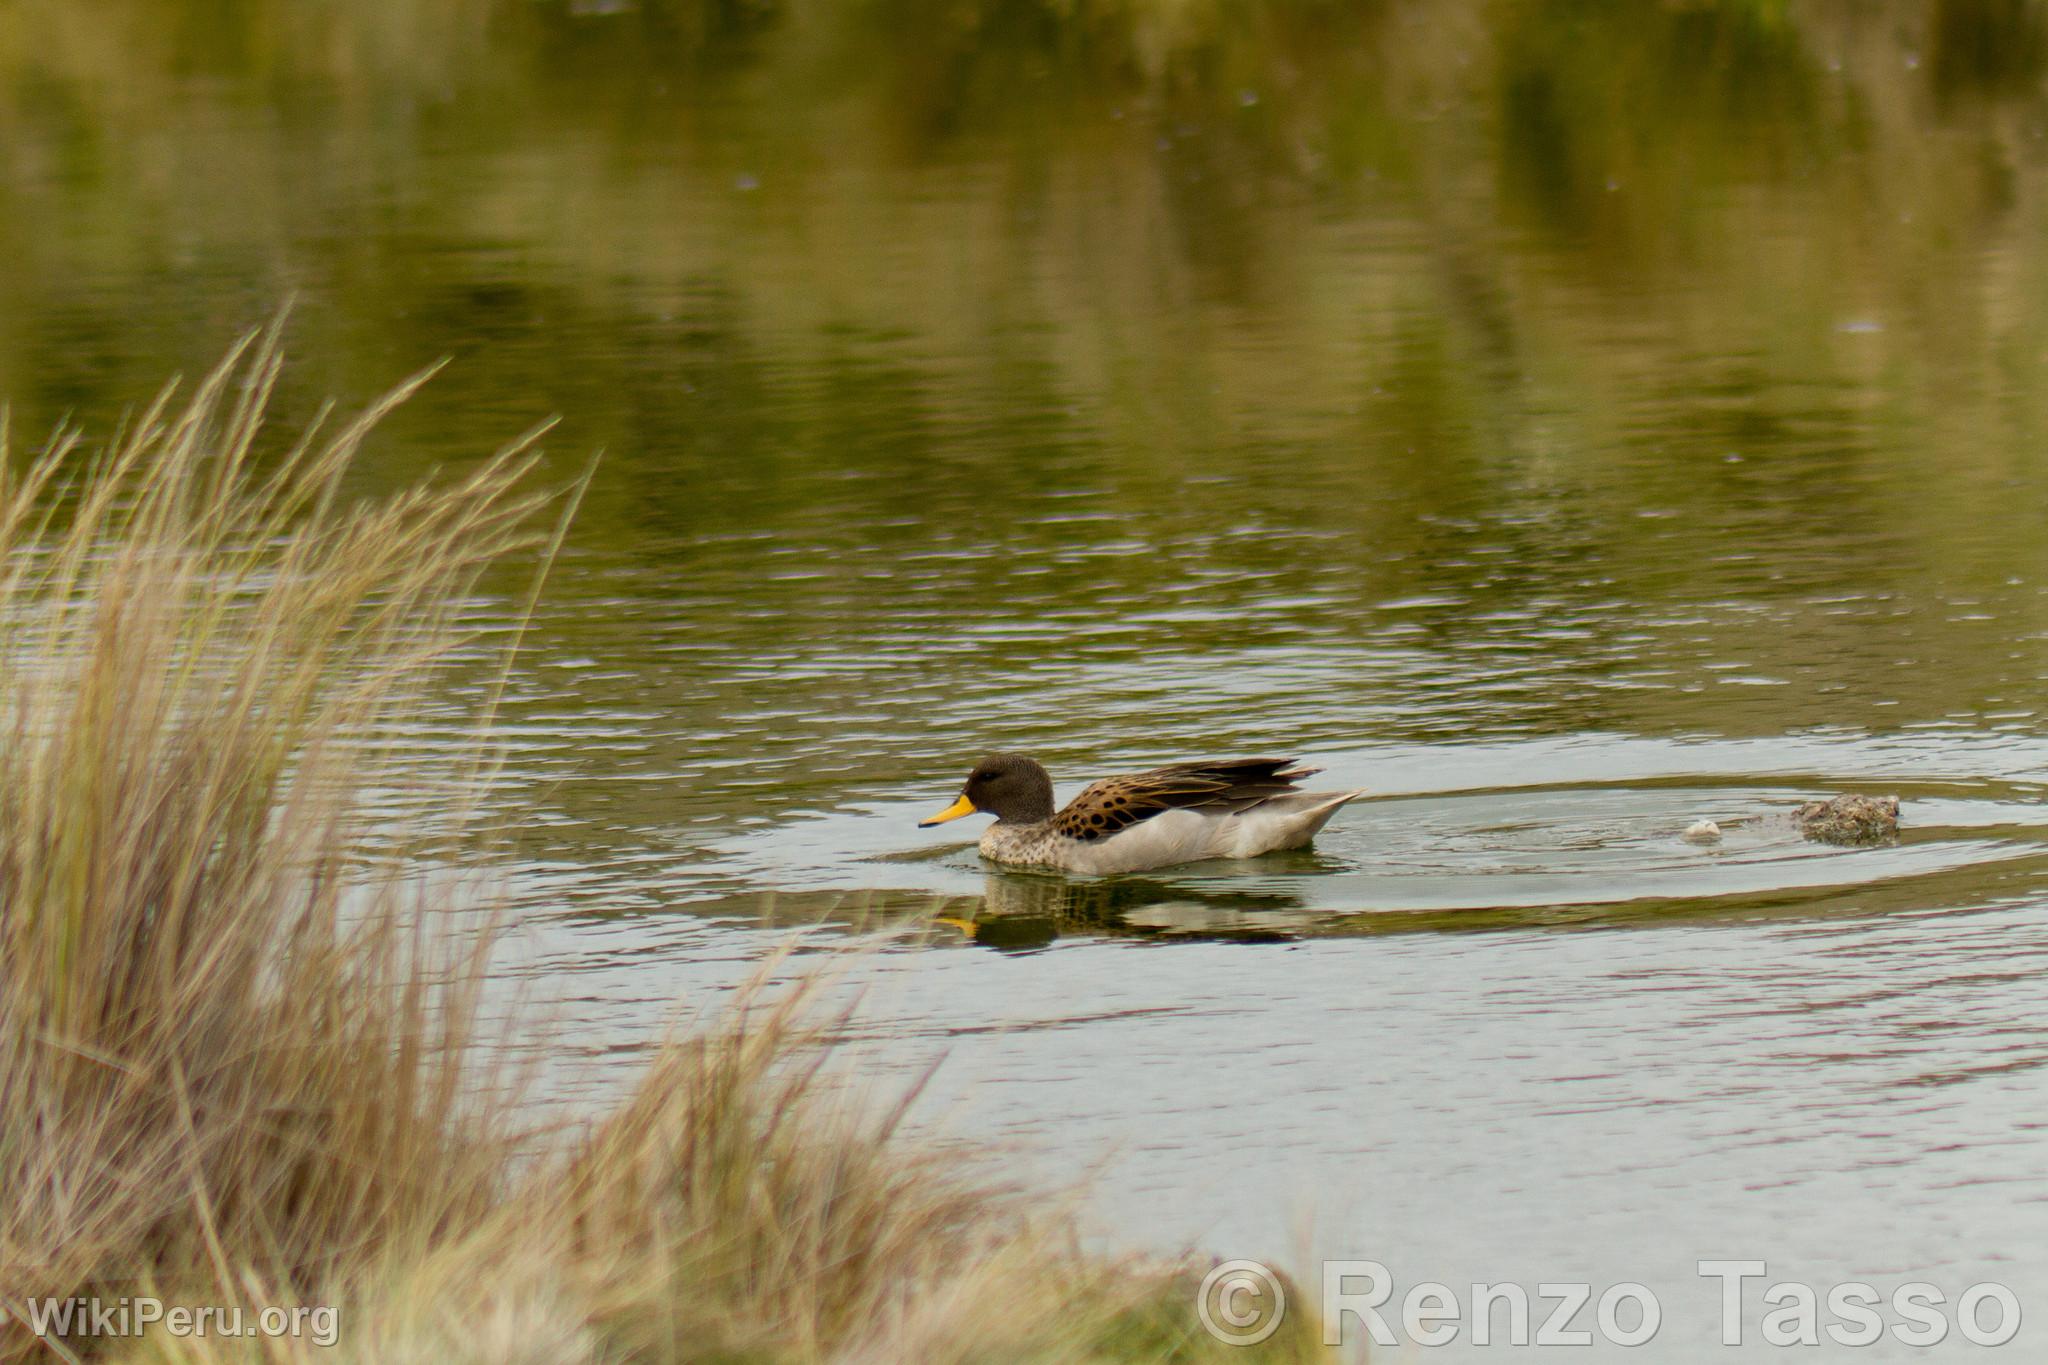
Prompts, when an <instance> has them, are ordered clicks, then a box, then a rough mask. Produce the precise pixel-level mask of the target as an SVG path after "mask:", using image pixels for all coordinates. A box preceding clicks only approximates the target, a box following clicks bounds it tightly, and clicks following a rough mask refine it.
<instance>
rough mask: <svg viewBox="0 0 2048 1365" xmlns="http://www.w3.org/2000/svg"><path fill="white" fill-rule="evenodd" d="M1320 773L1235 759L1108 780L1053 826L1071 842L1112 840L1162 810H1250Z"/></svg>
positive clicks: (1284, 763)
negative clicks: (1112, 837)
mask: <svg viewBox="0 0 2048 1365" xmlns="http://www.w3.org/2000/svg"><path fill="white" fill-rule="evenodd" d="M1320 771H1322V770H1321V769H1320V768H1297V767H1295V766H1294V760H1293V759H1291V758H1229V759H1222V760H1218V761H1214V762H1201V763H1176V764H1174V765H1173V766H1172V767H1168V768H1154V769H1153V770H1152V771H1150V772H1145V773H1131V774H1128V775H1127V776H1123V777H1105V778H1103V779H1102V780H1101V781H1100V782H1095V783H1091V784H1090V785H1089V786H1088V787H1086V788H1084V789H1083V790H1082V792H1081V794H1080V795H1079V796H1077V797H1075V798H1074V799H1073V800H1072V801H1069V802H1068V803H1067V805H1066V807H1065V809H1063V810H1061V811H1060V813H1059V814H1057V815H1055V816H1053V818H1052V827H1053V830H1054V831H1055V832H1056V833H1059V834H1063V835H1065V836H1066V837H1067V838H1069V839H1106V838H1108V837H1109V836H1110V835H1112V834H1115V833H1116V832H1117V831H1118V830H1121V829H1129V828H1130V827H1131V826H1132V825H1135V824H1137V823H1138V822H1139V821H1140V820H1149V819H1151V818H1152V817H1153V816H1155V815H1157V814H1159V813H1160V812H1161V811H1169V810H1214V811H1228V812H1236V811H1241V810H1248V809H1250V808H1251V807H1253V806H1256V805H1258V804H1259V803H1260V802H1261V801H1265V800H1268V799H1270V798H1272V797H1275V796H1284V795H1286V794H1287V793H1289V792H1292V791H1294V790H1295V789H1296V788H1295V786H1294V784H1295V783H1296V782H1298V781H1300V780H1301V779H1302V778H1304V777H1308V776H1310V775H1311V774H1314V773H1317V772H1320Z"/></svg>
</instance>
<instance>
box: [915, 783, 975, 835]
mask: <svg viewBox="0 0 2048 1365" xmlns="http://www.w3.org/2000/svg"><path fill="white" fill-rule="evenodd" d="M972 814H974V803H973V802H972V801H969V800H968V799H967V793H966V792H961V793H960V799H959V800H958V801H955V802H954V803H953V804H952V805H950V806H948V807H946V808H945V809H944V810H942V811H940V812H939V813H938V814H937V815H934V816H933V817H932V818H931V819H929V820H920V821H918V822H917V827H918V828H919V829H930V828H931V827H932V826H933V825H943V824H945V823H946V822H947V821H948V820H958V819H959V818H960V817H961V816H963V815H972Z"/></svg>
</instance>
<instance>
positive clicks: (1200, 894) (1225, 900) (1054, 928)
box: [935, 872, 1303, 952]
mask: <svg viewBox="0 0 2048 1365" xmlns="http://www.w3.org/2000/svg"><path fill="white" fill-rule="evenodd" d="M1302 908H1303V902H1302V900H1301V898H1300V897H1299V896H1295V895H1291V894H1289V893H1287V892H1282V891H1271V890H1267V891H1248V890H1243V889H1232V890H1230V891H1227V892H1226V891H1216V892H1207V891H1202V890H1199V889H1196V888H1193V887H1190V886H1187V885H1185V884H1176V883H1173V882H1166V881H1158V880H1154V879H1152V878H1146V877H1118V878H1115V879H1112V880H1108V881H1090V882H1075V881H1068V880H1067V879H1066V878H1064V877H1057V876H1047V875H1037V874H1032V873H1016V872H991V873H989V874H988V876H987V878H986V879H985V880H984V882H983V884H982V896H981V900H980V901H979V902H978V903H976V902H973V901H963V902H962V903H958V904H955V905H952V906H949V907H947V910H946V912H945V913H944V914H941V915H939V916H937V917H936V918H935V922H936V923H938V924H941V925H945V926H948V927H950V928H952V929H955V930H957V931H958V932H960V933H961V934H964V935H965V936H966V937H968V938H970V939H972V940H974V942H976V943H978V944H980V945H982V946H983V947H987V948H996V949H1000V950H1003V951H1008V952H1028V951H1030V950H1032V949H1036V948H1043V947H1045V946H1046V945H1048V944H1050V943H1051V942H1052V941H1053V940H1054V939H1056V938H1059V937H1061V936H1063V935H1085V936H1088V937H1093V938H1103V937H1114V938H1149V939H1204V940H1210V941H1216V940H1223V941H1234V942H1248V943H1280V942H1285V941H1287V940H1289V939H1291V938H1293V937H1294V934H1293V933H1291V932H1289V931H1288V930H1287V929H1285V928H1282V927H1280V926H1278V925H1275V924H1273V923H1271V922H1270V921H1269V920H1267V918H1266V917H1269V916H1271V915H1272V914H1273V913H1274V912H1276V911H1279V912H1286V911H1300V910H1301V909H1302ZM1288 918H1289V919H1298V917H1297V916H1288ZM1262 921H1266V922H1262Z"/></svg>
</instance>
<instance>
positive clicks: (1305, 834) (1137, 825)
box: [918, 753, 1365, 875]
mask: <svg viewBox="0 0 2048 1365" xmlns="http://www.w3.org/2000/svg"><path fill="white" fill-rule="evenodd" d="M1320 771H1322V770H1321V769H1320V768H1302V767H1297V766H1296V765H1295V760H1293V759H1291V758H1226V759H1203V760H1199V761H1196V762H1191V763H1175V764H1171V765H1169V766H1167V767H1164V768H1153V769H1151V770H1150V771H1147V772H1142V773H1128V774H1125V775H1123V776H1120V777H1105V778H1103V779H1102V780H1101V781H1099V782H1093V783H1090V784H1089V785H1088V786H1087V787H1085V788H1083V789H1082V791H1081V794H1080V795H1079V796H1076V797H1075V798H1074V799H1073V800H1072V801H1069V802H1068V803H1067V804H1066V805H1065V806H1064V807H1061V808H1059V809H1057V810H1055V809H1054V807H1053V799H1052V777H1051V775H1050V774H1048V773H1047V772H1046V770H1045V768H1044V767H1043V766H1041V765H1040V764H1039V762H1038V761H1037V760H1036V759H1033V758H1029V757H1027V756H1025V755H1023V754H1011V753H995V754H989V755H988V756H987V757H985V758H983V759H982V760H981V761H980V762H979V763H976V764H975V765H974V770H973V771H972V772H970V773H968V774H967V781H966V783H965V784H964V785H962V787H961V788H960V795H959V797H958V799H956V800H955V801H954V802H953V804H952V805H950V806H948V807H946V808H945V809H944V810H942V811H940V812H938V814H936V815H933V816H930V817H928V818H926V819H924V820H920V821H919V822H918V828H919V829H930V828H931V827H932V826H934V825H942V824H945V823H946V822H947V821H949V820H958V819H960V818H962V817H963V816H968V815H981V814H986V815H993V816H995V817H996V822H995V823H994V824H992V825H990V826H989V827H988V828H987V829H986V830H984V831H982V835H981V841H980V843H979V845H978V847H979V849H980V851H981V856H982V857H984V858H987V859H988V860H989V861H990V862H994V863H1007V864H1011V865H1013V866H1019V867H1049V868H1055V869H1057V870H1059V871H1062V872H1079V873H1084V874H1089V875H1106V874H1109V873H1116V872H1148V871H1151V870H1152V869H1154V868H1160V867H1171V866H1173V865H1174V864H1176V863H1191V862H1199V861H1201V860H1203V859H1205V858H1254V857H1257V856H1258V855H1259V854H1261V853H1270V852H1272V851H1273V850H1275V849H1282V848H1301V847H1303V846H1304V845H1306V844H1307V843H1308V842H1309V841H1310V840H1311V839H1313V838H1315V836H1316V833H1317V831H1319V830H1320V829H1322V827H1323V826H1324V825H1326V824H1328V823H1329V820H1330V817H1331V816H1332V815H1335V814H1336V813H1337V811H1338V810H1339V809H1340V808H1341V807H1342V806H1344V805H1345V804H1346V803H1347V802H1350V801H1354V800H1356V799H1358V798H1359V797H1361V796H1363V795H1365V790H1364V789H1363V788H1361V789H1359V790H1356V791H1321V792H1310V791H1302V790H1300V789H1299V788H1298V787H1296V786H1295V785H1294V784H1295V783H1297V782H1299V781H1301V780H1302V779H1303V778H1305V777H1310V776H1313V775H1314V774H1315V773H1318V772H1320Z"/></svg>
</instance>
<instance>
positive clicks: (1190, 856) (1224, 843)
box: [979, 789, 1365, 874]
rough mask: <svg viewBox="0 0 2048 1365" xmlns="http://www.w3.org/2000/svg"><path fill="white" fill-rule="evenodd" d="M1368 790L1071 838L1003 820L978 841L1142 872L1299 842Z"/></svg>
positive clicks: (1038, 862) (991, 847)
mask: <svg viewBox="0 0 2048 1365" xmlns="http://www.w3.org/2000/svg"><path fill="white" fill-rule="evenodd" d="M1363 795H1365V792H1364V790H1363V789H1361V790H1358V791H1348V792H1290V793H1288V794H1286V795H1284V796H1274V797H1269V798H1268V799H1266V800H1264V801H1261V802H1259V803H1258V804H1257V805H1255V806H1252V807H1250V808H1249V809H1247V810H1243V811H1238V812H1227V811H1215V810H1165V811H1161V812H1159V813H1158V814H1157V815H1154V816H1151V817H1149V818H1147V819H1144V820H1140V821H1139V822H1138V823H1136V824H1134V825H1131V826H1130V827H1128V828H1126V829H1121V830H1118V831H1117V832H1116V833H1115V834H1112V835H1109V836H1108V837H1106V838H1101V839H1072V838H1068V837H1067V836H1066V835H1063V834H1060V833H1058V832H1057V831H1055V830H1054V829H1053V828H1052V825H1051V822H1049V821H1047V822H1042V823H1039V824H1033V825H1018V824H1012V823H1008V822H1003V821H999V822H997V823H996V824H993V825H990V826H989V827H988V829H986V830H985V831H983V832H982V836H981V843H980V845H979V847H980V849H981V856H982V857H984V858H987V859H989V860H990V861H991V862H998V863H1013V864H1018V865H1022V866H1035V867H1057V868H1061V869H1064V870H1065V871H1068V872H1085V873H1095V874H1101V873H1110V872H1142V871H1144V870H1146V869H1147V868H1154V867H1165V866H1168V865H1169V864H1172V863H1191V862H1199V861H1202V860H1203V859H1207V858H1255V857H1257V856H1258V855H1259V854H1261V853H1271V852H1273V851H1274V850H1275V849H1282V848H1300V847H1301V846H1302V845H1304V844H1306V843H1307V842H1308V841H1309V840H1311V839H1313V838H1315V837H1316V832H1317V831H1318V830H1320V829H1321V828H1322V827H1323V826H1324V825H1326V824H1328V823H1329V822H1330V817H1331V816H1332V815H1335V814H1336V813H1337V811H1338V809H1339V808H1340V807H1342V806H1343V805H1344V804H1345V803H1346V802H1347V801H1352V800H1355V799H1357V798H1358V797H1360V796H1363Z"/></svg>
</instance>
